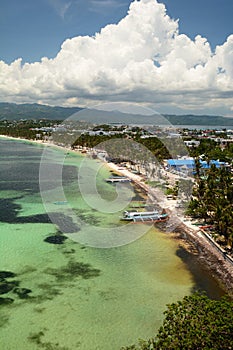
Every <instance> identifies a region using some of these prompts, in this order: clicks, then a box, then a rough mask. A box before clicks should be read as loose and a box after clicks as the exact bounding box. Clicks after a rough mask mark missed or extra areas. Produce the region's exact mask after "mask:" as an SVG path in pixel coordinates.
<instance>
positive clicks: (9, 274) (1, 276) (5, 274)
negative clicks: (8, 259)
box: [0, 271, 16, 281]
mask: <svg viewBox="0 0 233 350" xmlns="http://www.w3.org/2000/svg"><path fill="white" fill-rule="evenodd" d="M15 276H16V275H15V273H14V272H11V271H0V281H2V280H4V279H5V278H12V277H15Z"/></svg>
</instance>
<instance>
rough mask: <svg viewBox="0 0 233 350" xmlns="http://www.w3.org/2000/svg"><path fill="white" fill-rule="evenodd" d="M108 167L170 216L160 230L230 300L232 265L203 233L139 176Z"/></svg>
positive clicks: (116, 167)
mask: <svg viewBox="0 0 233 350" xmlns="http://www.w3.org/2000/svg"><path fill="white" fill-rule="evenodd" d="M107 164H108V166H109V167H110V169H112V170H114V171H115V172H118V173H120V174H121V175H123V176H127V177H129V178H130V179H131V180H132V181H133V182H134V183H135V184H136V185H137V186H138V187H140V188H141V189H142V190H144V191H145V192H146V193H149V195H150V196H152V198H153V199H154V200H155V201H156V202H159V206H160V208H163V209H166V211H167V212H168V214H169V216H170V217H171V215H172V220H169V221H172V222H170V229H164V228H160V230H161V231H163V232H165V233H169V234H171V236H172V237H173V238H174V239H176V240H179V244H180V246H181V247H183V248H185V249H186V250H187V251H189V252H190V253H191V254H194V255H195V256H196V258H197V259H198V261H199V262H200V263H201V265H202V266H203V267H204V268H205V269H206V270H208V271H209V272H210V273H211V275H212V276H213V278H214V279H215V280H216V281H217V282H218V284H219V285H220V287H221V288H223V289H224V290H225V291H226V293H227V294H228V295H229V296H231V297H233V264H231V263H230V262H229V261H228V260H226V257H224V256H223V254H221V253H220V252H219V251H218V250H217V249H216V248H215V247H213V245H212V244H211V243H210V242H209V241H208V240H207V238H206V237H205V235H204V234H203V232H202V230H201V229H200V228H199V227H196V226H194V225H193V224H192V222H191V221H190V220H187V219H186V218H185V217H184V216H183V215H181V216H178V215H176V213H175V205H174V203H171V201H169V200H167V199H165V198H163V199H162V198H161V195H160V193H159V192H157V193H156V190H154V189H151V188H150V186H149V185H147V184H146V183H145V182H144V181H143V179H142V177H141V176H139V175H135V174H133V173H131V172H130V171H129V170H126V169H119V167H118V166H117V165H116V164H113V163H107ZM158 197H159V198H158Z"/></svg>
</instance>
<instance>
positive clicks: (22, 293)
mask: <svg viewBox="0 0 233 350" xmlns="http://www.w3.org/2000/svg"><path fill="white" fill-rule="evenodd" d="M13 292H14V293H15V294H17V295H18V297H19V298H20V299H26V298H28V297H29V295H28V294H29V293H31V292H32V291H31V289H28V288H15V289H14V290H13Z"/></svg>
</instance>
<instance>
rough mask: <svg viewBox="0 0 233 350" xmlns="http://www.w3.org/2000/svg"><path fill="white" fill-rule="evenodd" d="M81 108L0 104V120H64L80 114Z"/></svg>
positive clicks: (34, 104) (35, 104)
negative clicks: (77, 113)
mask: <svg viewBox="0 0 233 350" xmlns="http://www.w3.org/2000/svg"><path fill="white" fill-rule="evenodd" d="M81 109H82V108H79V107H51V106H46V105H41V104H37V103H33V104H30V103H25V104H15V103H5V102H3V103H0V120H1V119H7V120H20V119H49V120H64V119H66V118H68V117H69V116H70V115H72V114H74V113H76V112H79V111H80V110H81Z"/></svg>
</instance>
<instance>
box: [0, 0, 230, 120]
mask: <svg viewBox="0 0 233 350" xmlns="http://www.w3.org/2000/svg"><path fill="white" fill-rule="evenodd" d="M232 13H233V1H232V0H204V1H203V0H195V1H193V0H188V1H187V0H135V1H130V0H33V1H31V0H20V1H19V0H2V1H1V7H0V43H1V46H0V48H1V49H0V101H1V102H15V103H43V104H49V105H62V106H88V107H90V106H93V105H95V104H99V103H102V102H111V101H117V102H121V101H123V102H124V101H126V102H132V103H139V104H142V105H145V106H148V107H151V108H153V109H155V110H156V111H157V112H160V113H176V114H184V113H192V114H203V113H204V114H212V115H213V114H215V115H217V114H218V115H224V116H233V24H232Z"/></svg>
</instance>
